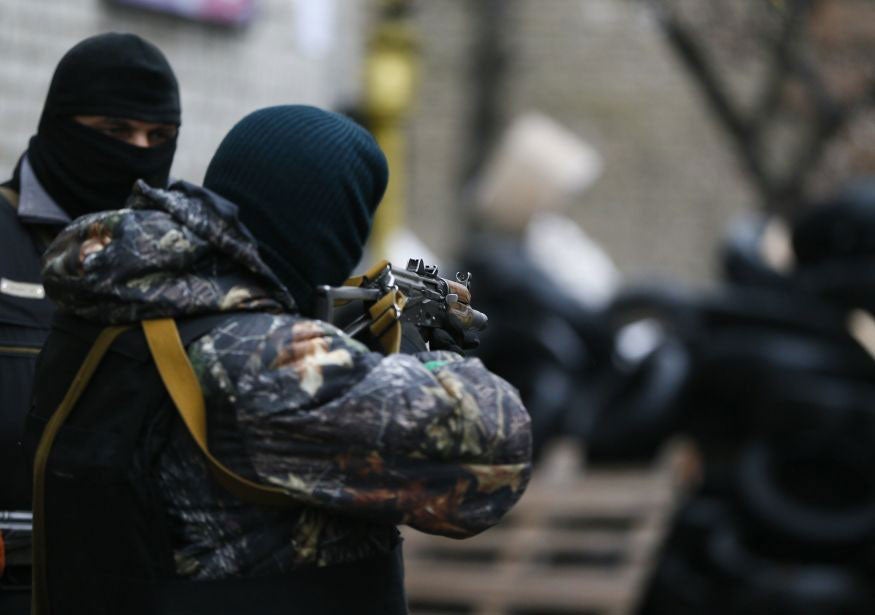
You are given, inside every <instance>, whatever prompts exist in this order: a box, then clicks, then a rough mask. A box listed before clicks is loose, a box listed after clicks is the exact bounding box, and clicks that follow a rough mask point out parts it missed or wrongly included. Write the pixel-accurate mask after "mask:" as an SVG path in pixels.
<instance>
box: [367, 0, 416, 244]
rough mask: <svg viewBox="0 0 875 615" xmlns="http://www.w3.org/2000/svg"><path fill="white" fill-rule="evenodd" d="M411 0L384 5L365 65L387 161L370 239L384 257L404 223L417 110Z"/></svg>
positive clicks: (370, 114) (370, 108)
mask: <svg viewBox="0 0 875 615" xmlns="http://www.w3.org/2000/svg"><path fill="white" fill-rule="evenodd" d="M411 5H412V2H411V0H388V1H385V2H383V17H382V19H381V20H380V22H379V24H378V25H377V28H376V30H375V32H374V35H373V37H372V39H371V42H370V45H369V49H368V57H367V60H366V62H365V112H366V114H367V118H368V124H369V126H370V128H371V131H372V132H373V133H374V137H375V138H376V139H377V142H378V143H379V144H380V147H382V148H383V151H384V152H385V153H386V158H387V159H388V161H389V185H388V187H387V188H386V195H385V197H383V202H382V203H381V204H380V208H379V209H378V210H377V216H376V218H375V219H374V228H373V232H372V234H371V246H372V253H373V255H374V257H376V258H382V257H383V256H384V255H385V254H386V250H387V242H388V240H389V238H390V237H391V235H392V233H393V232H395V230H396V229H398V228H399V227H400V226H402V225H403V224H404V218H405V209H406V206H405V204H406V198H407V194H406V179H407V133H406V119H407V117H408V116H409V114H410V110H411V108H412V106H413V101H414V91H415V88H416V80H417V72H418V56H417V53H418V45H417V37H416V33H415V29H414V27H413V25H412V23H411V21H410V18H409V12H410V8H411Z"/></svg>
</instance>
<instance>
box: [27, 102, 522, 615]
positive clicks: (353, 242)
mask: <svg viewBox="0 0 875 615" xmlns="http://www.w3.org/2000/svg"><path fill="white" fill-rule="evenodd" d="M387 177H388V171H387V167H386V161H385V158H384V157H383V154H382V152H381V151H380V149H379V147H378V146H377V144H376V142H375V141H374V140H373V138H372V137H371V136H370V135H369V134H368V133H367V132H366V131H365V130H364V129H362V128H361V127H359V126H358V125H356V124H355V123H353V122H352V121H350V120H348V119H346V118H344V117H343V116H340V115H337V114H334V113H329V112H326V111H321V110H319V109H315V108H313V107H302V106H282V107H271V108H268V109H263V110H261V111H257V112H255V113H253V114H250V115H249V116H247V117H246V118H244V119H243V120H242V121H241V122H239V123H238V124H237V126H235V127H234V128H233V129H232V130H231V132H230V133H229V134H228V135H227V137H226V138H225V140H224V141H223V142H222V144H221V145H220V147H219V150H218V151H217V153H216V154H215V156H214V158H213V160H212V162H211V164H210V167H209V170H208V172H207V178H206V181H205V183H206V184H207V185H208V186H210V187H211V188H213V189H214V190H215V191H216V192H211V191H209V190H205V189H203V188H198V187H195V186H192V185H191V184H186V183H184V182H178V183H176V184H174V185H173V186H172V187H171V188H170V190H158V189H154V188H150V187H149V186H147V185H146V184H145V183H142V182H140V183H138V184H137V187H136V188H135V190H134V194H133V196H132V198H131V199H130V200H129V201H128V209H123V210H119V211H116V212H106V213H101V214H95V215H91V216H88V217H85V218H82V219H80V220H78V221H76V222H75V223H73V224H72V225H71V226H69V227H67V229H65V230H64V232H63V233H62V234H61V235H60V236H59V237H58V238H57V240H56V241H55V242H54V243H53V244H52V246H51V247H50V248H49V250H48V252H47V253H46V266H45V269H44V274H45V283H46V289H47V292H48V294H49V296H50V297H51V298H52V299H53V300H54V301H56V302H57V304H58V306H59V310H60V314H59V318H58V319H57V320H56V321H55V324H54V325H53V328H52V332H51V334H50V336H49V339H48V340H47V342H46V347H45V350H44V351H43V354H42V355H41V359H40V365H39V366H38V368H37V386H36V395H35V400H34V409H33V411H32V412H31V414H30V416H29V427H28V442H29V443H32V444H31V445H32V446H34V449H35V460H36V461H35V465H34V472H35V482H34V485H35V487H34V489H35V491H34V515H35V517H34V519H35V526H34V527H35V542H37V543H39V544H43V545H44V547H45V551H44V553H43V552H41V551H40V550H39V549H37V550H35V565H34V568H35V570H36V571H37V575H35V579H37V582H36V586H35V587H36V589H37V593H35V598H36V599H37V602H35V605H36V606H37V609H36V610H35V613H38V614H42V613H46V612H51V613H52V614H53V615H57V614H62V613H63V614H66V613H88V614H89V615H94V614H98V613H141V612H143V613H171V612H172V613H186V614H188V615H198V614H201V613H203V614H210V615H212V614H214V613H219V612H221V613H229V614H233V613H241V614H243V613H262V614H267V613H277V614H280V613H293V612H294V613H319V614H323V615H324V614H344V615H346V614H350V613H356V614H358V613H365V614H368V613H375V614H376V613H380V614H384V615H397V614H401V613H406V604H405V598H404V591H403V574H402V564H401V550H400V544H399V542H400V541H399V537H398V532H397V530H396V528H395V526H396V525H397V524H407V525H410V526H412V527H415V528H417V529H419V530H422V531H425V532H430V533H436V534H443V535H447V536H452V537H457V538H461V537H465V536H470V535H472V534H475V533H477V532H480V531H482V530H484V529H486V528H488V527H489V526H491V525H493V524H494V523H496V522H497V521H498V520H499V519H500V517H501V516H502V515H503V514H504V513H505V512H506V511H507V510H508V509H509V508H510V507H511V506H512V505H513V504H514V503H515V502H516V501H517V499H518V498H519V497H520V495H521V494H522V492H523V489H524V488H525V485H526V483H527V480H528V476H529V470H530V455H531V451H530V449H531V434H530V431H529V420H528V415H527V414H526V411H525V409H524V408H523V406H522V405H521V404H520V401H519V397H518V395H517V393H516V391H515V390H514V389H513V388H512V387H511V386H510V385H508V384H507V383H506V382H505V381H503V380H501V379H500V378H498V377H496V376H494V375H493V374H491V373H490V372H489V371H488V370H486V369H485V368H484V366H483V364H482V363H481V362H480V361H479V360H477V359H465V358H464V357H462V356H461V355H459V354H456V353H454V352H450V351H445V350H444V351H425V352H418V353H416V354H390V355H383V354H379V353H376V352H372V351H369V350H368V349H367V348H365V347H364V346H363V345H362V344H360V343H358V342H357V341H355V340H353V339H352V338H350V337H348V336H347V335H345V334H344V333H342V332H341V331H340V330H338V329H337V328H335V327H334V326H332V325H331V324H329V323H326V322H322V321H319V320H312V319H308V318H306V317H304V316H302V315H301V313H300V312H299V310H298V308H297V307H296V303H298V302H299V303H302V304H304V305H307V303H308V302H309V298H310V296H311V293H312V287H313V286H314V285H318V284H323V283H327V284H334V283H337V282H339V281H341V280H343V279H344V278H345V277H346V276H348V275H349V274H350V270H351V269H352V267H353V266H354V264H355V263H356V262H357V261H358V258H359V257H360V255H361V252H362V247H363V244H364V242H365V239H366V238H367V236H368V234H369V231H370V227H371V221H372V218H373V214H374V210H375V209H376V207H377V204H378V203H379V202H380V200H381V198H382V195H383V192H384V190H385V187H386V182H387ZM220 195H221V196H220ZM227 198H230V199H234V200H235V201H237V202H239V205H240V218H242V219H244V220H246V221H247V223H248V225H249V229H247V228H246V227H244V226H243V224H241V222H240V218H238V213H237V207H236V206H235V205H233V204H232V203H231V202H229V201H228V200H226V199H227ZM116 326H119V327H129V328H126V329H121V328H113V327H116ZM176 327H178V330H179V334H177V333H175V331H176ZM116 335H117V336H118V337H114V338H113V337H112V336H116ZM95 340H98V341H97V342H95ZM418 345H419V347H423V346H424V345H423V344H422V342H421V340H419V344H418ZM101 348H108V350H107V351H106V353H105V354H104V355H103V357H102V358H100V357H98V354H95V353H99V352H100V350H101ZM89 353H90V356H89V358H87V359H86V358H85V356H86V354H89ZM168 361H169V362H168ZM80 366H85V367H83V369H85V370H86V372H87V371H88V370H89V369H91V368H94V371H93V372H92V374H93V375H92V376H91V377H90V380H89V381H88V382H87V384H82V383H84V382H85V381H86V379H85V377H84V376H83V375H82V374H85V373H86V372H80V377H79V378H78V379H77V382H78V383H79V384H77V385H76V386H74V387H73V388H72V389H68V387H69V386H70V383H71V381H73V379H74V378H73V376H74V374H75V373H76V372H77V371H78V370H79V369H80ZM184 374H189V375H188V376H185V375H184ZM177 377H182V380H181V381H179V382H175V380H176V378H177ZM186 379H188V380H186ZM183 380H184V381H185V382H183ZM70 391H72V393H69V392H70ZM77 391H79V392H81V396H79V397H78V398H77V397H76V394H77ZM62 399H65V401H64V402H63V403H62ZM200 400H202V401H200ZM198 404H201V405H200V406H199V407H200V409H198ZM65 416H66V418H64V417H65ZM192 416H194V417H195V419H193V420H189V419H190V418H191V417H192ZM197 416H201V417H202V422H200V423H199V422H198V421H199V420H201V419H197V418H196V417H197ZM37 442H38V446H37V444H36V443H37ZM43 554H47V557H46V558H45V559H44V560H43V559H42V555H43ZM38 562H42V564H40V563H38ZM39 575H44V576H43V578H42V580H39Z"/></svg>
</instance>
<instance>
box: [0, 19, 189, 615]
mask: <svg viewBox="0 0 875 615" xmlns="http://www.w3.org/2000/svg"><path fill="white" fill-rule="evenodd" d="M179 123H180V106H179V91H178V87H177V83H176V78H175V77H174V75H173V71H172V70H171V68H170V65H169V64H168V63H167V60H166V59H165V57H164V55H163V54H162V53H161V51H159V50H158V49H157V48H156V47H155V46H154V45H152V44H150V43H148V42H146V41H144V40H143V39H141V38H140V37H138V36H135V35H132V34H102V35H99V36H94V37H91V38H88V39H86V40H84V41H82V42H80V43H79V44H77V45H76V46H75V47H73V48H72V49H70V51H68V52H67V54H66V55H65V56H64V57H63V58H62V59H61V61H60V63H59V64H58V66H57V69H56V70H55V74H54V77H53V78H52V82H51V86H50V87H49V92H48V96H47V98H46V102H45V107H44V108H43V113H42V117H41V118H40V122H39V127H38V129H37V133H36V134H35V135H34V136H33V138H31V140H30V144H29V145H28V148H27V151H26V152H25V154H24V155H23V156H22V157H21V159H20V160H19V162H18V165H17V166H16V167H15V171H14V175H13V177H12V179H11V180H9V181H8V182H6V183H5V184H3V185H2V187H0V556H2V555H5V557H0V569H2V568H3V567H4V566H2V562H4V561H5V564H6V565H5V574H4V571H3V570H0V612H2V609H3V608H4V607H3V605H4V604H9V603H10V602H11V601H21V600H24V599H25V598H26V595H27V586H28V585H29V582H30V572H29V569H28V567H27V560H28V552H29V544H28V539H27V534H28V532H27V531H26V525H27V521H26V518H27V516H28V514H29V513H28V511H29V510H30V485H29V482H28V479H27V477H26V474H27V473H26V469H25V464H24V454H23V451H22V448H21V445H20V440H21V435H22V428H23V423H24V416H25V414H26V412H27V409H28V408H29V406H30V397H31V385H32V380H33V370H34V363H35V360H36V355H37V353H38V352H39V350H40V347H41V346H42V344H43V341H44V340H45V337H46V335H47V333H48V328H49V324H50V321H51V317H52V313H53V311H54V307H53V304H52V303H51V302H50V301H49V300H48V299H46V298H45V295H44V291H43V287H42V279H41V276H40V268H41V258H40V257H41V254H42V252H43V251H44V249H45V247H46V246H47V245H48V243H49V241H50V240H51V239H52V238H53V237H54V236H55V235H56V234H57V233H58V231H59V230H60V229H61V228H62V227H63V226H65V225H66V224H67V223H69V222H70V220H71V219H73V218H77V217H78V216H81V215H83V214H86V213H89V212H94V211H101V210H107V209H116V208H119V207H121V206H122V205H123V204H124V202H125V199H126V198H127V196H128V194H129V193H130V190H131V187H132V186H133V184H134V182H135V181H136V180H137V179H143V180H144V181H145V182H146V183H147V184H148V185H151V186H154V187H164V186H165V185H166V183H167V179H168V174H169V172H170V165H171V162H172V160H173V154H174V151H175V148H176V134H177V130H178V126H179ZM4 513H7V514H4ZM4 519H5V521H4ZM22 530H24V531H22ZM4 539H5V540H4ZM4 545H5V548H4ZM21 586H23V588H22V591H21V592H16V591H15V587H21Z"/></svg>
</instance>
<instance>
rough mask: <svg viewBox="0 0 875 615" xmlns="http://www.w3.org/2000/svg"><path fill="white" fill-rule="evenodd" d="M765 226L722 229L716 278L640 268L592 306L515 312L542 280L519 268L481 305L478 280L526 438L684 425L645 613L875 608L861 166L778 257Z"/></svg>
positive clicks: (872, 286) (865, 203) (490, 345)
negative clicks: (698, 280) (531, 426)
mask: <svg viewBox="0 0 875 615" xmlns="http://www.w3.org/2000/svg"><path fill="white" fill-rule="evenodd" d="M767 229H769V222H768V221H767V220H766V219H765V218H756V217H751V218H748V219H746V220H744V221H743V222H740V223H739V224H738V225H737V226H735V227H734V228H733V230H732V232H731V233H730V235H729V237H728V239H727V242H726V245H725V246H724V253H723V259H722V261H723V264H724V272H725V283H724V284H722V285H721V287H720V288H718V289H716V290H713V291H710V292H707V293H693V292H689V291H684V290H682V289H679V288H678V287H677V286H676V285H674V284H670V283H663V284H652V285H650V286H648V287H640V288H637V289H632V290H628V291H626V292H624V293H622V294H621V295H620V296H619V297H617V298H616V300H615V301H614V303H613V304H612V305H611V306H610V307H609V308H608V309H606V310H603V311H600V312H598V313H584V312H582V311H581V310H580V309H579V308H576V309H572V308H570V307H569V306H568V304H567V302H563V301H562V300H561V299H557V298H555V297H554V298H551V299H550V300H549V301H548V305H546V306H541V307H539V308H538V309H537V310H535V311H534V312H532V311H531V308H529V307H527V306H526V304H527V303H528V302H529V301H530V298H529V297H530V296H534V295H537V296H538V297H540V298H541V299H543V298H544V297H548V296H549V293H547V291H546V290H545V289H539V290H538V291H536V292H534V291H533V290H532V289H528V290H526V289H525V284H523V282H522V281H524V280H528V279H529V277H530V276H528V275H526V274H525V273H524V272H523V273H521V274H520V277H519V278H518V280H519V283H518V284H517V285H516V286H514V287H513V288H505V289H493V290H495V292H494V293H493V292H492V291H490V293H486V294H487V295H491V296H490V297H489V302H490V305H483V304H482V303H481V302H480V299H481V298H482V296H481V295H482V293H483V288H482V287H481V284H487V283H488V285H490V286H493V284H492V281H493V280H492V278H491V277H490V276H493V275H495V272H494V271H491V272H490V271H488V270H486V269H484V270H482V271H481V274H480V275H479V276H478V278H475V279H477V280H478V286H477V291H478V304H480V305H483V309H485V310H486V311H487V312H488V313H489V315H490V319H491V320H490V327H491V328H492V327H493V326H495V329H498V331H495V330H494V329H493V330H492V331H490V332H489V333H490V334H494V335H496V336H499V335H500V336H501V340H499V339H498V338H497V337H496V339H495V340H492V339H490V338H489V337H487V336H484V340H483V342H484V343H483V349H482V350H483V358H484V361H486V362H487V363H488V364H489V365H490V367H492V368H493V369H496V371H498V372H499V373H502V374H503V375H505V376H506V377H508V378H509V379H510V380H511V381H512V382H514V383H515V384H517V386H518V387H519V388H520V389H521V392H522V394H523V397H524V400H525V401H526V402H527V404H528V407H529V408H530V411H531V412H532V414H533V420H534V422H535V425H536V430H535V435H536V438H537V439H538V442H537V445H538V449H539V450H540V449H542V448H543V446H544V444H545V443H546V442H548V441H549V439H550V438H551V437H553V436H555V435H557V434H565V435H568V434H572V435H574V436H578V437H580V438H582V439H583V440H584V442H585V443H586V450H587V452H588V457H589V460H590V461H591V462H600V463H605V462H614V461H628V460H643V459H648V458H650V457H652V456H653V454H654V453H655V452H656V451H657V450H658V449H659V448H660V446H661V445H662V444H663V443H664V442H665V441H666V439H667V438H669V437H672V436H675V435H678V434H685V435H686V436H687V437H689V438H690V439H692V440H693V441H694V442H695V444H696V445H697V448H698V449H699V451H700V452H701V455H702V461H703V463H702V468H703V478H702V481H701V484H700V485H699V486H698V487H697V489H696V490H695V492H694V493H692V494H691V495H690V496H689V498H688V500H687V501H686V502H685V503H684V504H683V506H682V508H681V510H680V512H679V514H678V515H677V517H676V519H675V521H674V525H673V529H672V531H671V532H670V536H669V539H668V542H667V544H666V547H665V549H664V551H663V553H662V555H661V561H660V563H659V565H658V566H657V568H656V571H655V573H654V575H653V577H652V579H651V583H650V587H649V590H648V592H647V596H646V599H645V601H644V605H643V608H642V612H643V613H646V614H647V615H662V614H671V615H685V614H688V613H689V614H692V613H696V614H700V613H709V614H711V613H713V614H718V615H719V614H723V613H725V614H727V615H728V614H732V615H735V614H745V615H748V614H759V613H762V614H766V613H768V614H784V613H786V614H788V615H789V614H793V615H796V614H812V615H814V614H818V615H819V614H824V615H825V614H827V613H829V614H834V613H854V614H856V613H875V591H873V589H872V588H871V587H870V586H871V584H870V583H868V582H867V581H868V579H871V578H875V357H873V354H872V353H873V352H875V341H872V340H871V338H870V336H872V335H875V333H872V332H873V331H875V319H873V317H872V316H871V314H872V313H875V183H873V182H865V181H864V182H859V183H856V184H854V185H853V186H851V187H849V188H848V189H847V190H845V191H844V192H843V193H842V194H841V195H840V196H839V197H837V198H835V199H833V200H832V201H831V202H829V203H825V204H823V205H822V206H820V207H815V208H811V209H809V210H807V211H806V212H805V213H804V214H803V215H802V216H800V217H799V219H798V220H796V221H794V223H793V224H792V228H791V238H792V254H793V255H794V257H795V262H794V263H793V264H792V266H790V267H789V268H788V269H786V270H783V271H779V270H778V269H776V268H774V267H773V266H772V265H770V264H769V263H768V262H767V260H766V259H765V258H764V256H763V237H764V234H765V233H766V232H767ZM487 260H488V259H487ZM489 262H495V261H494V260H492V261H489ZM511 277H512V276H511ZM507 293H510V294H507ZM554 294H557V293H554ZM558 294H560V295H561V293H558ZM508 296H516V297H517V298H518V300H517V304H518V306H519V307H518V308H516V311H517V312H518V313H517V314H516V315H515V317H514V319H508V320H507V322H513V323H514V324H513V325H511V326H508V328H507V329H506V330H505V329H503V327H504V325H502V324H501V322H502V321H503V320H504V316H503V315H499V314H493V312H494V311H495V307H496V306H497V305H498V304H499V303H502V302H504V301H506V298H507V297H508ZM503 298H504V299H503ZM493 303H494V304H495V305H492V304H493ZM505 309H507V308H505ZM511 311H512V310H511ZM532 313H534V314H536V315H537V314H548V315H549V318H548V319H545V321H544V322H548V321H549V320H550V319H556V318H558V319H559V320H560V321H561V322H560V323H558V324H549V325H543V324H538V323H537V322H536V321H537V320H538V317H537V316H535V317H534V318H533V317H532V316H531V314H532ZM525 314H529V316H528V318H527V317H526V316H525ZM536 324H537V325H538V326H539V327H542V329H543V331H537V327H533V325H536ZM519 340H525V344H524V345H517V342H518V341H519Z"/></svg>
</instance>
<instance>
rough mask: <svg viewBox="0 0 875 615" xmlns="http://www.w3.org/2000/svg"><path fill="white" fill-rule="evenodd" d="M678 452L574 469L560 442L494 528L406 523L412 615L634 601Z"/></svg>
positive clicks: (582, 611)
mask: <svg viewBox="0 0 875 615" xmlns="http://www.w3.org/2000/svg"><path fill="white" fill-rule="evenodd" d="M684 455H685V453H684V452H683V450H682V449H681V448H679V447H672V448H670V449H669V450H668V451H667V452H666V454H664V455H663V456H662V457H661V458H660V459H659V460H658V461H657V463H656V464H654V465H653V466H650V467H634V468H628V467H625V468H611V469H598V468H592V469H590V470H587V471H585V472H584V471H583V470H582V466H581V463H580V452H579V451H578V450H577V449H576V448H575V447H574V446H573V445H570V444H567V443H562V444H561V445H559V446H557V447H555V448H554V449H553V450H552V451H551V453H550V455H549V456H548V457H547V458H546V459H545V460H544V462H543V463H542V464H540V465H539V467H538V470H537V471H536V473H535V475H534V476H533V478H532V482H531V483H530V485H529V488H528V490H527V491H526V493H525V495H524V496H523V498H522V499H521V500H520V502H519V503H518V504H517V506H516V507H515V508H514V509H513V511H511V513H510V514H509V515H508V516H507V517H506V518H505V519H504V520H503V521H502V522H501V523H500V524H499V525H497V526H496V527H494V528H492V529H490V530H488V531H486V532H484V533H483V534H481V535H479V536H476V537H474V538H470V539H468V540H452V539H448V538H440V537H435V536H427V535H425V534H422V533H419V532H416V531H415V530H411V529H409V528H405V531H404V538H405V543H404V544H405V548H404V557H405V562H406V565H405V568H406V576H407V581H406V585H407V592H408V597H409V600H410V609H411V614H412V615H451V614H452V615H457V614H467V615H621V614H627V613H631V612H633V610H634V607H635V603H636V600H637V599H638V598H639V597H640V594H641V590H642V588H643V585H644V583H645V581H646V578H647V574H648V573H649V571H650V568H651V565H652V560H653V558H654V556H655V554H656V551H657V549H658V547H659V545H660V544H661V541H662V539H663V536H664V533H665V529H666V524H667V521H668V519H669V517H670V515H671V514H672V512H673V510H674V504H675V502H676V501H677V498H678V495H679V490H680V489H679V487H678V485H679V484H680V483H681V481H680V480H679V479H678V478H679V475H680V474H681V467H682V461H681V460H682V458H683V457H684Z"/></svg>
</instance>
